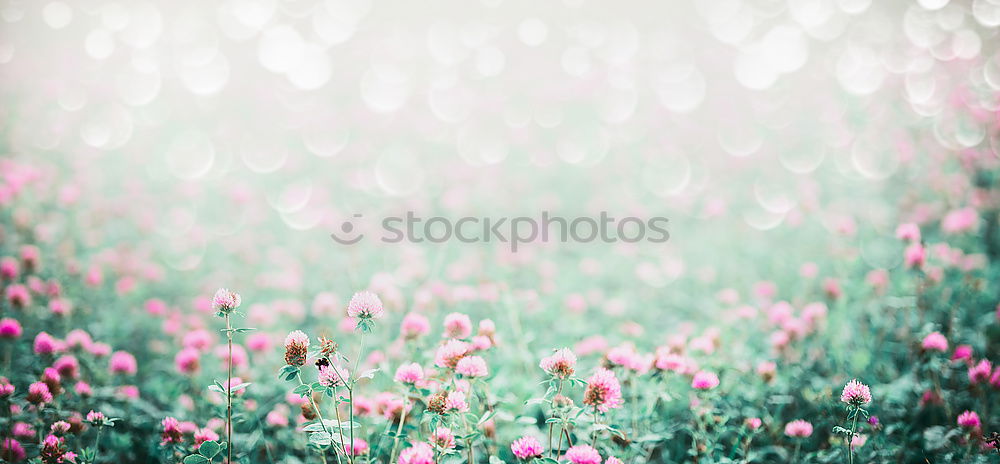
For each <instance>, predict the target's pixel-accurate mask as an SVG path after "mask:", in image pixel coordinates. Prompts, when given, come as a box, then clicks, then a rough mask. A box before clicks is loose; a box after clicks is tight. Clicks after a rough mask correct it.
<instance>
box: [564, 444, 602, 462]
mask: <svg viewBox="0 0 1000 464" xmlns="http://www.w3.org/2000/svg"><path fill="white" fill-rule="evenodd" d="M563 457H564V458H566V459H567V460H569V462H571V463H573V464H601V461H602V459H601V453H598V452H597V450H596V449H594V448H593V447H591V446H590V445H576V446H571V447H570V448H569V449H568V450H566V454H565V455H564V456H563Z"/></svg>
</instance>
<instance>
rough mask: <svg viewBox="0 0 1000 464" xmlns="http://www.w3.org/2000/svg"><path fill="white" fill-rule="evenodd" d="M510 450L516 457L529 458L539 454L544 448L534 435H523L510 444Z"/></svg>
mask: <svg viewBox="0 0 1000 464" xmlns="http://www.w3.org/2000/svg"><path fill="white" fill-rule="evenodd" d="M510 451H511V452H512V453H514V456H515V457H517V458H518V459H524V460H529V459H532V458H536V457H539V456H541V455H542V453H544V452H545V449H544V448H542V444H541V443H539V442H538V440H537V439H536V438H535V437H532V436H523V437H521V438H518V439H517V440H514V442H513V443H511V444H510Z"/></svg>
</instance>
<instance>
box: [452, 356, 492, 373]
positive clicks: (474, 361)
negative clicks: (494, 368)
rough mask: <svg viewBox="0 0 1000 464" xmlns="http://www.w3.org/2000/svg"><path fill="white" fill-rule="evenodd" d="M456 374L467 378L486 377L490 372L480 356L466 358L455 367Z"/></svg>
mask: <svg viewBox="0 0 1000 464" xmlns="http://www.w3.org/2000/svg"><path fill="white" fill-rule="evenodd" d="M455 372H457V373H459V374H462V375H464V376H466V377H473V378H475V377H486V375H487V374H489V370H488V369H487V368H486V361H485V360H484V359H483V358H481V357H479V356H466V357H464V358H462V359H461V360H459V361H458V364H456V365H455Z"/></svg>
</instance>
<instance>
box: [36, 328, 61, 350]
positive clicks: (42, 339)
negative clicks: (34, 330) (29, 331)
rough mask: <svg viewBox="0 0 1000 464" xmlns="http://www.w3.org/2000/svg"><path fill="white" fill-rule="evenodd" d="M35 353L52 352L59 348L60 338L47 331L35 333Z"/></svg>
mask: <svg viewBox="0 0 1000 464" xmlns="http://www.w3.org/2000/svg"><path fill="white" fill-rule="evenodd" d="M34 348H35V354H52V353H55V352H56V351H57V350H58V349H59V340H56V339H55V338H53V337H52V336H51V335H49V334H48V333H46V332H38V335H35V345H34Z"/></svg>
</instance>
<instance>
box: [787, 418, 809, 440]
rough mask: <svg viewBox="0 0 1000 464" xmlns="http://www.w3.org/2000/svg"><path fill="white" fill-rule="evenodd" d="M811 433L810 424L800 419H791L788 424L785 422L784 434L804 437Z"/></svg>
mask: <svg viewBox="0 0 1000 464" xmlns="http://www.w3.org/2000/svg"><path fill="white" fill-rule="evenodd" d="M812 433H813V426H812V424H810V423H809V422H806V421H804V420H802V419H798V420H793V421H791V422H789V423H788V424H785V435H788V436H789V437H801V438H805V437H808V436H810V435H812Z"/></svg>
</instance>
